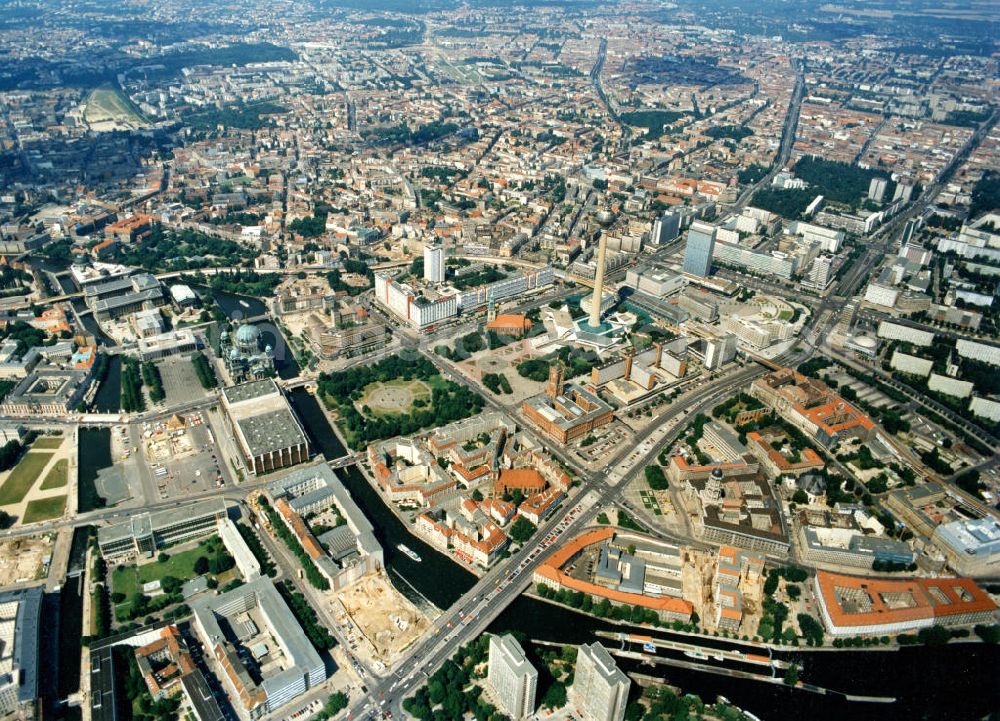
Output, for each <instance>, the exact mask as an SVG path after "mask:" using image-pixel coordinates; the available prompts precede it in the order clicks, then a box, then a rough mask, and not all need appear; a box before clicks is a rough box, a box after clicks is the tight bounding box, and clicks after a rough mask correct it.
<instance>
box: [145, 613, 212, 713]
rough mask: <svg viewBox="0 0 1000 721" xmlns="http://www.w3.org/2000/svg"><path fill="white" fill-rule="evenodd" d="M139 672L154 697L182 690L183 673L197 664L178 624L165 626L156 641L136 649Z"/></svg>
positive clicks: (189, 670)
mask: <svg viewBox="0 0 1000 721" xmlns="http://www.w3.org/2000/svg"><path fill="white" fill-rule="evenodd" d="M135 658H136V661H137V663H138V666H139V672H140V673H141V674H142V677H143V680H144V681H145V682H146V688H148V689H149V694H150V695H151V696H152V697H153V698H154V699H161V698H164V697H166V696H173V695H174V694H176V693H178V692H179V691H180V688H181V686H180V681H181V678H182V677H183V676H186V675H187V674H189V673H192V672H193V671H195V669H196V668H197V667H196V666H195V663H194V660H193V659H192V658H191V653H190V652H189V651H188V647H187V644H186V643H185V642H184V639H183V638H182V637H181V634H180V631H179V630H178V629H177V626H173V625H170V626H165V627H164V628H162V629H161V630H160V637H159V638H158V639H156V640H155V641H153V642H151V643H148V644H146V645H145V646H141V647H139V648H137V649H136V650H135Z"/></svg>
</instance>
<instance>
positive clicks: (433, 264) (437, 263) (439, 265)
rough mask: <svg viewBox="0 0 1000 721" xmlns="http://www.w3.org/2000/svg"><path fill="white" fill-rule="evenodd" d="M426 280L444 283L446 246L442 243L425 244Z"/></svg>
mask: <svg viewBox="0 0 1000 721" xmlns="http://www.w3.org/2000/svg"><path fill="white" fill-rule="evenodd" d="M424 280H426V281H430V282H431V283H444V248H442V247H441V246H440V245H425V246H424Z"/></svg>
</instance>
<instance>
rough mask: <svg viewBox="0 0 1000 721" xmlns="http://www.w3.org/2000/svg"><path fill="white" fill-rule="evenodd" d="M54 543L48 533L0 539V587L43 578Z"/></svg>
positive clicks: (53, 539) (50, 558) (47, 570)
mask: <svg viewBox="0 0 1000 721" xmlns="http://www.w3.org/2000/svg"><path fill="white" fill-rule="evenodd" d="M54 545H55V538H54V536H53V535H50V534H45V535H43V536H29V537H27V538H12V539H10V540H6V541H0V587H7V586H13V585H14V584H19V583H27V582H30V581H38V580H41V579H43V578H45V577H46V576H47V575H48V572H49V564H50V563H51V560H52V548H53V546H54Z"/></svg>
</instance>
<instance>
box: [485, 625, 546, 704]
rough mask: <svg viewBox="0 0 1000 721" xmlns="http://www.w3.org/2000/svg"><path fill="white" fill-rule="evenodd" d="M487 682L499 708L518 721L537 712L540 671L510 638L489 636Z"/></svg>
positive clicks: (519, 645) (515, 641)
mask: <svg viewBox="0 0 1000 721" xmlns="http://www.w3.org/2000/svg"><path fill="white" fill-rule="evenodd" d="M486 682H487V683H488V684H489V686H490V689H491V690H492V692H493V697H494V698H495V699H496V702H497V703H498V704H499V705H500V708H501V709H503V712H504V713H505V714H507V715H508V716H510V717H511V718H512V719H515V721H516V720H517V719H522V718H526V717H528V716H530V715H531V714H533V713H534V712H535V690H536V688H537V686H538V671H536V670H535V667H534V666H532V665H531V663H530V662H529V661H528V659H527V658H525V656H524V650H523V649H522V648H521V644H519V643H518V642H517V640H516V639H515V638H514V637H513V636H511V635H510V634H507V635H506V636H497V635H493V636H490V658H489V670H488V671H487V674H486Z"/></svg>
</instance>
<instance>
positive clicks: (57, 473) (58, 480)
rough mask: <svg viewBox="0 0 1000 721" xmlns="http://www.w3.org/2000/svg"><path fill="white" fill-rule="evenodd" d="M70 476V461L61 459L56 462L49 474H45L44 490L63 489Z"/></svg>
mask: <svg viewBox="0 0 1000 721" xmlns="http://www.w3.org/2000/svg"><path fill="white" fill-rule="evenodd" d="M68 476H69V460H67V459H65V458H60V459H59V460H58V461H56V462H55V463H54V464H53V465H52V468H50V469H49V472H48V473H46V474H45V480H44V481H42V488H41V489H42V490H43V491H47V490H49V489H50V488H62V487H63V486H65V485H66V479H67V477H68Z"/></svg>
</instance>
